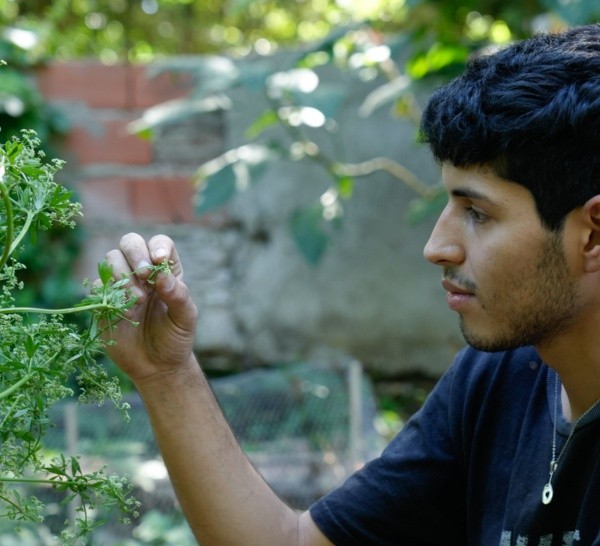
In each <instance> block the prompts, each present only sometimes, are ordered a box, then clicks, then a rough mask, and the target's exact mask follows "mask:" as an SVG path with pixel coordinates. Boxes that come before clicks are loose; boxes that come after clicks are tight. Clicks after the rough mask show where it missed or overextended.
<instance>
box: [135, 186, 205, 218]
mask: <svg viewBox="0 0 600 546" xmlns="http://www.w3.org/2000/svg"><path fill="white" fill-rule="evenodd" d="M131 184H132V186H131V187H132V199H131V214H132V216H133V217H134V218H135V219H136V220H140V221H152V222H158V223H174V224H180V223H191V222H193V221H194V219H195V218H194V216H195V214H194V193H195V189H194V187H193V183H192V180H191V177H190V178H188V177H156V178H150V179H138V180H132V181H131Z"/></svg>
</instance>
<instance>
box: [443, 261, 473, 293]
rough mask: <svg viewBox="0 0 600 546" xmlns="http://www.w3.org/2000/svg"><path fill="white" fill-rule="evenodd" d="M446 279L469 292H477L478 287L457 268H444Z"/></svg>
mask: <svg viewBox="0 0 600 546" xmlns="http://www.w3.org/2000/svg"><path fill="white" fill-rule="evenodd" d="M444 279H447V280H449V281H452V282H454V283H455V284H457V285H459V286H461V287H462V288H464V289H465V290H468V291H469V292H473V293H474V292H476V291H477V285H476V284H475V283H474V282H473V281H472V280H471V279H469V278H467V277H465V276H464V275H461V274H460V273H459V272H458V269H457V268H456V267H444Z"/></svg>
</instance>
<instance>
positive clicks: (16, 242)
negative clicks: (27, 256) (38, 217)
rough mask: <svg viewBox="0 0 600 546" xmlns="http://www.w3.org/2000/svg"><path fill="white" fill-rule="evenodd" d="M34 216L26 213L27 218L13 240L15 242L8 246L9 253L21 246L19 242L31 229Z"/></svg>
mask: <svg viewBox="0 0 600 546" xmlns="http://www.w3.org/2000/svg"><path fill="white" fill-rule="evenodd" d="M34 216H35V215H34V214H33V213H32V212H31V211H27V218H26V219H25V223H24V224H23V227H22V228H21V231H20V233H19V235H18V236H17V237H16V238H15V240H14V241H13V242H12V244H11V245H10V252H11V253H12V252H14V251H15V249H16V248H17V247H18V246H19V245H20V244H21V241H22V240H23V238H24V237H25V235H27V232H28V231H29V228H30V227H31V223H32V222H33V218H34Z"/></svg>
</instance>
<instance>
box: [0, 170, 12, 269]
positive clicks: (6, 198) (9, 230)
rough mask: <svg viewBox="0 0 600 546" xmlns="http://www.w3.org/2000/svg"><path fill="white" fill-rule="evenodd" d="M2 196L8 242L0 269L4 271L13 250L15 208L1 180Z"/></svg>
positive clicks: (0, 260) (5, 244)
mask: <svg viewBox="0 0 600 546" xmlns="http://www.w3.org/2000/svg"><path fill="white" fill-rule="evenodd" d="M0 194H2V201H3V202H4V210H5V212H6V240H5V241H4V250H3V251H2V257H0V269H2V268H3V267H4V265H5V264H6V262H7V261H8V257H9V256H10V253H11V252H12V250H13V249H12V240H13V236H14V233H13V232H14V220H13V208H12V203H11V202H10V197H9V195H8V190H7V189H6V184H4V181H3V180H0Z"/></svg>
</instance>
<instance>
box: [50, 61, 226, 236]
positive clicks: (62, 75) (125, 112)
mask: <svg viewBox="0 0 600 546" xmlns="http://www.w3.org/2000/svg"><path fill="white" fill-rule="evenodd" d="M146 74H147V70H146V68H145V67H144V66H132V65H114V66H105V65H102V64H100V63H98V62H97V61H76V62H69V63H64V64H63V63H52V64H50V65H48V66H47V67H45V68H43V69H41V70H40V71H39V72H38V85H39V88H40V90H41V92H42V94H43V95H44V97H45V98H46V99H47V100H48V101H50V102H51V103H53V104H54V105H56V106H57V107H58V108H59V109H60V110H62V113H63V114H64V115H65V116H66V117H67V119H68V121H69V124H70V130H69V132H68V134H67V135H66V138H65V140H64V141H63V142H62V143H61V145H60V150H61V156H62V158H64V159H66V160H67V168H66V173H67V175H68V177H69V179H70V180H71V181H72V182H73V185H74V186H75V188H76V189H77V191H78V193H79V199H80V200H81V201H82V203H83V206H84V214H85V222H86V223H88V224H97V223H111V222H119V223H127V222H141V223H192V222H194V221H195V216H194V211H193V194H194V188H193V186H192V183H191V179H192V175H193V171H194V169H195V167H196V166H197V165H198V164H199V163H200V162H201V160H202V156H203V154H202V152H199V151H198V150H196V149H193V146H194V144H195V143H194V142H189V146H190V148H191V149H190V150H189V154H188V155H189V156H192V157H193V161H189V162H187V164H186V162H185V161H183V162H179V163H176V162H173V161H172V158H165V157H164V154H163V155H162V156H161V154H160V153H157V148H159V147H160V146H161V143H160V141H157V140H155V139H153V140H144V139H142V138H140V137H138V136H136V135H134V134H131V132H130V131H129V130H128V124H129V123H130V122H131V121H133V120H135V119H137V118H139V117H140V116H141V114H142V113H143V112H144V110H145V109H146V108H148V107H150V106H154V105H156V104H158V103H161V102H164V101H167V100H170V99H174V98H179V97H182V96H185V95H186V94H187V93H189V90H190V83H189V81H187V80H186V79H185V78H183V77H181V76H174V75H172V74H166V73H165V74H162V75H160V76H158V77H154V78H149V77H148V76H147V75H146ZM209 148H210V149H209V150H208V151H207V152H206V154H204V155H207V156H208V157H211V156H212V155H214V153H216V152H218V151H219V143H215V142H213V143H212V144H211V146H209ZM179 153H180V154H181V150H179Z"/></svg>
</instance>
